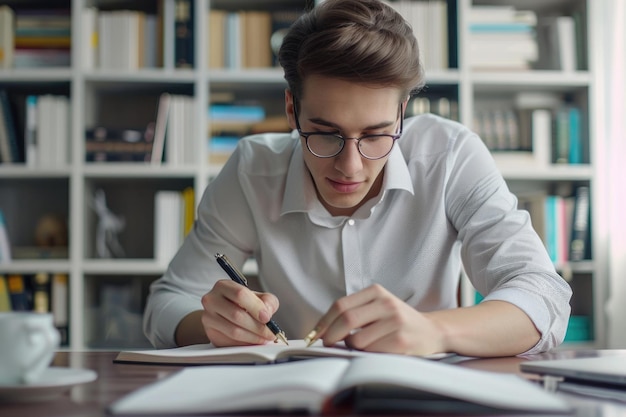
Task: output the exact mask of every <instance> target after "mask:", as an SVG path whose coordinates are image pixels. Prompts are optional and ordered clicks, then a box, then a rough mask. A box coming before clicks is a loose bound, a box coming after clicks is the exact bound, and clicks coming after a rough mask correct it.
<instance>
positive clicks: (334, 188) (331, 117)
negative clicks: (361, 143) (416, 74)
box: [285, 75, 400, 216]
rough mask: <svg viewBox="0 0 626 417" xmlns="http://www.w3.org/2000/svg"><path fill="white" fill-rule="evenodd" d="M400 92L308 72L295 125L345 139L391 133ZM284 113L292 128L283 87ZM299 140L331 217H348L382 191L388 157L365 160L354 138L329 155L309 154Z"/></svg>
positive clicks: (289, 99) (291, 114) (394, 128)
mask: <svg viewBox="0 0 626 417" xmlns="http://www.w3.org/2000/svg"><path fill="white" fill-rule="evenodd" d="M399 102H400V91H399V90H397V89H394V88H385V87H380V88H373V87H367V86H364V85H361V84H355V83H351V82H347V81H342V80H337V79H333V78H327V77H322V76H317V75H312V76H309V77H308V78H307V79H306V80H305V82H304V89H303V94H302V98H301V99H300V100H299V111H298V117H299V123H300V127H301V129H302V131H303V132H330V133H336V134H340V135H342V136H343V137H347V138H356V137H361V136H363V135H366V134H395V133H397V130H398V126H399V123H400V119H399V117H400V116H399V111H398V109H399ZM285 104H286V112H287V116H288V119H289V124H290V126H291V128H292V129H295V128H296V121H295V114H294V112H293V96H292V95H291V93H290V92H289V91H287V93H286V96H285ZM300 140H301V141H302V149H303V157H304V162H305V164H306V166H307V168H308V169H309V171H310V173H311V177H312V179H313V182H314V184H315V188H316V190H317V195H318V198H319V199H320V201H321V203H322V204H323V205H324V207H326V209H327V210H328V211H329V212H330V214H331V215H333V216H351V215H352V214H353V213H354V212H355V211H356V210H357V209H358V208H359V207H360V206H362V205H363V204H364V203H365V202H366V201H367V200H369V199H370V198H372V197H375V196H376V195H378V193H379V192H380V189H381V186H382V181H383V168H384V166H385V163H386V162H387V159H388V158H389V156H386V157H384V158H381V159H377V160H370V159H366V158H364V157H363V156H362V155H361V154H360V153H359V150H358V148H357V141H356V140H347V141H346V143H345V146H344V148H343V150H342V151H341V152H340V153H339V154H338V155H336V156H334V157H331V158H319V157H317V156H315V155H313V154H312V153H311V152H310V151H309V150H308V149H307V146H306V140H305V139H304V138H301V139H300Z"/></svg>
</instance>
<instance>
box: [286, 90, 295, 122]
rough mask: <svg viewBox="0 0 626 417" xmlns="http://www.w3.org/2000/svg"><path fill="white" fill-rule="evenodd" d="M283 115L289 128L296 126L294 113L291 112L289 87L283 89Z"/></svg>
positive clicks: (291, 97) (291, 100) (291, 104)
mask: <svg viewBox="0 0 626 417" xmlns="http://www.w3.org/2000/svg"><path fill="white" fill-rule="evenodd" d="M285 115H287V122H288V123H289V127H290V128H291V129H295V128H296V115H295V114H294V113H293V93H292V92H291V90H290V89H288V88H286V89H285Z"/></svg>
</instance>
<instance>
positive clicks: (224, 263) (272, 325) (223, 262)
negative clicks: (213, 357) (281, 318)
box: [215, 253, 289, 345]
mask: <svg viewBox="0 0 626 417" xmlns="http://www.w3.org/2000/svg"><path fill="white" fill-rule="evenodd" d="M215 259H216V260H217V263H218V264H220V266H221V267H222V269H223V270H224V271H226V273H227V274H228V276H229V277H230V279H232V280H233V281H235V282H236V283H237V284H240V285H243V286H244V287H248V280H247V279H246V277H245V276H244V275H243V274H242V273H241V272H239V270H238V269H237V268H236V267H235V266H234V265H233V264H232V263H231V262H230V259H228V257H227V256H226V255H222V254H221V253H216V254H215ZM266 325H267V327H268V328H269V329H270V330H271V331H272V333H274V335H275V336H276V337H277V338H278V339H280V340H282V341H283V342H284V343H285V344H286V345H289V343H288V342H287V336H285V332H284V331H282V330H281V329H280V327H278V324H276V322H275V321H274V320H270V321H268V322H267V323H266Z"/></svg>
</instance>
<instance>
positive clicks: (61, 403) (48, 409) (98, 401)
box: [0, 350, 626, 417]
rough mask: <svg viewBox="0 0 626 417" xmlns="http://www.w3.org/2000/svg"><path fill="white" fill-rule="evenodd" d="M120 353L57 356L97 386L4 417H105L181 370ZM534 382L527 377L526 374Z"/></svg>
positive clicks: (494, 363)
mask: <svg viewBox="0 0 626 417" xmlns="http://www.w3.org/2000/svg"><path fill="white" fill-rule="evenodd" d="M609 354H622V355H626V350H622V351H582V350H577V351H558V352H554V353H546V354H542V355H535V356H533V357H532V358H531V359H556V358H570V357H584V356H599V355H609ZM116 355H117V352H59V353H57V355H56V357H55V360H54V363H53V366H61V367H72V368H87V369H93V370H94V371H96V372H97V373H98V379H97V380H96V381H94V382H91V383H88V384H83V385H79V386H75V387H74V388H72V389H71V390H69V391H68V392H67V393H65V394H63V395H61V396H59V397H57V398H55V399H53V400H49V401H43V402H37V403H21V404H19V403H15V404H6V403H4V404H2V403H0V416H2V417H13V416H15V417H44V416H45V417H61V416H63V417H94V416H105V415H107V414H106V407H107V406H108V405H109V404H111V403H112V402H113V401H115V400H117V399H119V398H121V397H122V396H124V395H126V394H128V393H129V392H131V391H133V390H135V389H137V388H139V387H142V386H144V385H146V384H148V383H150V382H153V381H155V380H157V379H159V378H162V377H165V376H167V375H169V374H170V373H172V372H174V371H176V370H177V369H180V368H179V367H173V366H152V365H131V364H114V363H113V362H112V361H113V358H115V356H116ZM524 360H526V359H522V358H518V357H507V358H493V359H472V360H467V361H463V362H460V363H459V364H458V366H465V367H470V368H474V369H481V370H487V371H494V372H507V373H518V374H520V372H519V364H520V363H521V362H522V361H524ZM524 376H526V377H530V376H529V375H524ZM559 395H563V396H566V398H567V399H568V401H571V403H572V404H574V406H575V408H576V414H575V415H576V416H580V417H583V416H584V417H626V403H618V402H609V401H600V400H595V399H591V398H583V397H575V396H572V395H567V394H559Z"/></svg>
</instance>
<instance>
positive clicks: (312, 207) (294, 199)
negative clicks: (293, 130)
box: [281, 140, 414, 223]
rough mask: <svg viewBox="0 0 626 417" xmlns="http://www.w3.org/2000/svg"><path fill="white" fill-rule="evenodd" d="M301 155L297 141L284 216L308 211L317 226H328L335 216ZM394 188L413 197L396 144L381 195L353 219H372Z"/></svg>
mask: <svg viewBox="0 0 626 417" xmlns="http://www.w3.org/2000/svg"><path fill="white" fill-rule="evenodd" d="M302 152H303V149H302V142H301V141H299V140H298V144H297V145H296V146H295V147H294V152H293V154H292V157H291V161H290V163H289V169H288V171H287V179H286V184H285V193H284V195H283V204H282V210H281V215H284V214H287V213H291V212H308V213H309V216H310V217H311V220H313V221H314V222H315V223H317V222H316V221H315V219H318V220H319V221H322V220H323V222H324V223H327V222H328V221H329V217H332V216H329V214H328V211H327V210H326V209H325V208H324V206H323V205H322V204H321V203H320V202H319V200H318V198H317V194H316V192H315V185H314V184H313V180H312V179H311V174H310V173H309V170H308V169H307V167H306V166H305V164H304V158H303V157H302ZM394 189H396V190H404V191H407V192H409V193H411V194H414V190H413V183H412V181H411V175H410V174H409V168H408V166H407V164H406V161H405V160H404V156H403V155H402V151H401V150H400V147H399V146H397V144H396V145H395V146H394V147H393V149H392V150H391V153H390V154H389V159H388V160H387V164H386V165H385V178H384V181H383V189H382V192H381V193H380V194H379V195H378V197H377V198H374V199H372V200H371V201H370V202H368V203H367V204H365V205H364V206H363V207H361V208H360V209H359V210H358V211H357V212H356V213H355V216H354V217H359V218H366V217H369V214H370V213H371V211H372V209H373V208H374V207H375V206H376V205H377V204H379V203H380V202H381V201H382V199H383V198H384V197H385V195H386V194H387V192H388V191H389V190H394ZM337 220H338V221H340V222H343V221H344V220H345V218H342V217H340V218H338V219H337ZM333 223H334V222H333Z"/></svg>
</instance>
